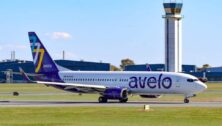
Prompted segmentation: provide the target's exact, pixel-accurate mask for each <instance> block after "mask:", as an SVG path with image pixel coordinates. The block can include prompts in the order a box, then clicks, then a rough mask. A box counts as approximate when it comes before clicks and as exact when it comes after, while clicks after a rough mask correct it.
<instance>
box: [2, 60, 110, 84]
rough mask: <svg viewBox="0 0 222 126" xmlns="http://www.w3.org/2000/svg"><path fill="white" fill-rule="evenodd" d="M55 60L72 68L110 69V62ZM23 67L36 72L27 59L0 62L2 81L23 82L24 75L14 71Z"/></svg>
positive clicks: (82, 69)
mask: <svg viewBox="0 0 222 126" xmlns="http://www.w3.org/2000/svg"><path fill="white" fill-rule="evenodd" d="M55 62H56V63H57V64H58V65H60V66H62V67H64V68H67V69H70V70H76V71H78V70H81V71H109V70H110V64H109V63H97V62H85V61H72V60H55ZM19 67H21V68H22V69H23V70H24V71H25V72H26V73H35V71H34V65H33V62H32V61H25V60H5V61H1V62H0V71H1V72H0V83H5V82H6V83H20V82H21V83H22V82H25V81H24V79H23V77H22V76H21V75H19V74H15V73H14V74H13V72H19Z"/></svg>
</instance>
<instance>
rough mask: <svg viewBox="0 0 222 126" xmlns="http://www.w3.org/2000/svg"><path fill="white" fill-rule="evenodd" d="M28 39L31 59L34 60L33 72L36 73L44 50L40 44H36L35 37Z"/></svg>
mask: <svg viewBox="0 0 222 126" xmlns="http://www.w3.org/2000/svg"><path fill="white" fill-rule="evenodd" d="M29 38H30V42H31V49H32V53H33V59H34V60H33V62H34V65H35V66H36V67H35V72H36V73H38V72H39V70H40V68H41V65H42V61H43V57H44V53H45V50H44V49H43V48H41V44H40V43H39V42H38V38H37V37H36V36H35V35H30V36H29ZM38 59H39V60H38Z"/></svg>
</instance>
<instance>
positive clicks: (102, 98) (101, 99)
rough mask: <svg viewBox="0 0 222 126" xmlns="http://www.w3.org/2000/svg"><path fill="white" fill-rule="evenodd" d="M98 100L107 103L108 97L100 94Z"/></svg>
mask: <svg viewBox="0 0 222 126" xmlns="http://www.w3.org/2000/svg"><path fill="white" fill-rule="evenodd" d="M98 101H99V103H107V101H108V99H107V98H106V97H103V96H100V97H99V99H98Z"/></svg>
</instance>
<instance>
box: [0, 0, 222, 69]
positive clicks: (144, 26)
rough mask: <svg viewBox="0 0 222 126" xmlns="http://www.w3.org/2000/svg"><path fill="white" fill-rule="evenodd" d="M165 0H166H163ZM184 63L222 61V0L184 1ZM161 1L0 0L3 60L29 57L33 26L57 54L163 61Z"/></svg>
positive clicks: (113, 60) (218, 63)
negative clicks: (12, 54) (30, 36)
mask: <svg viewBox="0 0 222 126" xmlns="http://www.w3.org/2000/svg"><path fill="white" fill-rule="evenodd" d="M165 1H167V0H165ZM183 2H184V7H183V11H182V13H183V15H184V19H183V64H195V65H198V66H202V65H203V64H205V63H209V64H210V65H212V66H221V65H222V56H221V55H220V54H222V49H221V48H222V40H221V36H222V14H221V12H222V9H221V5H222V1H220V0H211V1H204V2H203V0H195V1H194V0H184V1H183ZM162 3H163V0H152V1H151V0H29V1H27V0H1V4H0V60H4V59H9V58H10V52H11V51H13V50H14V51H16V58H17V59H25V60H31V59H32V56H31V50H30V47H29V41H28V36H27V32H28V31H35V32H36V33H37V34H38V36H39V37H40V39H41V40H42V42H43V43H44V44H45V46H46V48H47V49H48V51H49V53H51V56H52V57H53V58H54V59H61V58H62V51H63V50H65V51H66V54H67V55H66V59H71V60H85V61H96V62H97V61H103V62H108V63H111V64H114V65H119V64H120V60H121V59H123V58H131V59H133V60H134V61H135V63H137V64H144V63H164V20H163V19H162V15H163V14H164V10H163V6H162Z"/></svg>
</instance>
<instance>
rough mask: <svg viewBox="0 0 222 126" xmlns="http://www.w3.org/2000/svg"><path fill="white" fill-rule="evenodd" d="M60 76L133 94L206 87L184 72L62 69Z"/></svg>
mask: <svg viewBox="0 0 222 126" xmlns="http://www.w3.org/2000/svg"><path fill="white" fill-rule="evenodd" d="M59 76H60V78H61V79H62V80H63V81H64V82H66V83H80V84H88V85H103V86H106V87H120V88H127V89H128V91H129V92H130V93H132V94H184V95H190V94H196V93H199V92H202V91H203V90H204V89H206V85H205V84H203V83H202V82H200V81H199V80H198V79H197V78H196V77H194V76H191V75H188V74H183V73H171V72H126V71H122V72H95V71H61V72H59ZM190 80H191V81H190ZM192 80H193V81H192Z"/></svg>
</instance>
